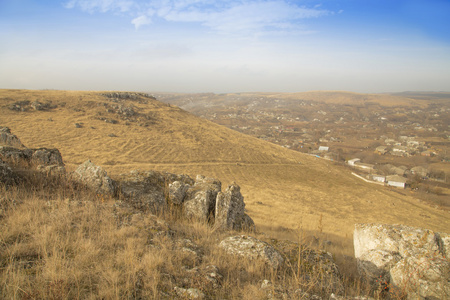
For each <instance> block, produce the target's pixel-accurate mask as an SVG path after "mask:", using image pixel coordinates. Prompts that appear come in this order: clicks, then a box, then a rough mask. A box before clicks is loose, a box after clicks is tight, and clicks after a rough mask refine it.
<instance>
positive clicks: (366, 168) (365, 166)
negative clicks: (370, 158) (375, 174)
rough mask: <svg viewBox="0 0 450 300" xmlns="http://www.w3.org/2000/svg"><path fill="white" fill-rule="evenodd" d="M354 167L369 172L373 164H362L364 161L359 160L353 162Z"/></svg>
mask: <svg viewBox="0 0 450 300" xmlns="http://www.w3.org/2000/svg"><path fill="white" fill-rule="evenodd" d="M354 167H355V168H357V169H360V170H361V171H365V172H371V171H373V170H374V167H375V166H374V165H371V164H364V163H361V162H356V163H355V164H354Z"/></svg>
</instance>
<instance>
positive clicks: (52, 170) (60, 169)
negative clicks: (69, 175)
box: [37, 165, 66, 176]
mask: <svg viewBox="0 0 450 300" xmlns="http://www.w3.org/2000/svg"><path fill="white" fill-rule="evenodd" d="M37 170H38V171H40V172H42V173H44V174H47V175H52V176H64V175H65V174H66V168H65V167H64V166H59V165H50V166H43V165H39V166H38V167H37Z"/></svg>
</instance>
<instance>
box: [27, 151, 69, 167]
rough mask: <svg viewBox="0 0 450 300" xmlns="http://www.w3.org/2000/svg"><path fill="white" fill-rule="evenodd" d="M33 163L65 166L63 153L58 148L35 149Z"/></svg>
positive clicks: (32, 156)
mask: <svg viewBox="0 0 450 300" xmlns="http://www.w3.org/2000/svg"><path fill="white" fill-rule="evenodd" d="M31 164H32V165H35V166H64V162H63V159H62V156H61V153H60V152H59V150H58V149H47V148H40V149H33V154H32V155H31Z"/></svg>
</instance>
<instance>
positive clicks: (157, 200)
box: [118, 170, 194, 212]
mask: <svg viewBox="0 0 450 300" xmlns="http://www.w3.org/2000/svg"><path fill="white" fill-rule="evenodd" d="M175 182H178V183H179V184H175V186H178V185H179V186H183V189H185V186H190V185H191V184H193V183H194V181H193V180H192V179H191V178H190V177H189V176H187V175H175V174H170V173H162V172H156V171H139V170H133V171H131V172H129V173H127V174H122V175H120V178H119V183H118V184H119V187H120V188H119V190H120V194H121V195H122V196H123V197H124V198H125V199H126V200H127V201H128V202H130V203H131V204H132V205H133V206H134V207H136V208H139V209H145V210H150V211H152V212H157V211H162V210H164V209H165V208H166V207H167V204H168V203H167V202H168V201H167V200H169V199H173V200H174V201H175V202H174V203H173V204H181V202H177V201H178V199H175V198H176V197H181V198H182V199H181V201H182V200H184V195H182V191H179V192H176V191H175V187H172V188H170V186H171V185H172V186H173V185H174V183H175ZM171 190H172V193H175V194H172V195H171V192H170V191H171Z"/></svg>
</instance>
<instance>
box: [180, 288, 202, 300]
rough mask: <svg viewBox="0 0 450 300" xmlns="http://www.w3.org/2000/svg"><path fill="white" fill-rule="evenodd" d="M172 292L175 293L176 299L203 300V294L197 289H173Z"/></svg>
mask: <svg viewBox="0 0 450 300" xmlns="http://www.w3.org/2000/svg"><path fill="white" fill-rule="evenodd" d="M174 290H175V292H176V293H177V295H178V297H181V298H183V299H205V294H203V293H202V292H201V291H200V290H199V289H194V288H189V289H184V288H180V287H175V288H174Z"/></svg>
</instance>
